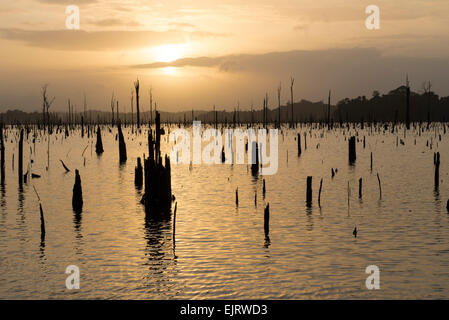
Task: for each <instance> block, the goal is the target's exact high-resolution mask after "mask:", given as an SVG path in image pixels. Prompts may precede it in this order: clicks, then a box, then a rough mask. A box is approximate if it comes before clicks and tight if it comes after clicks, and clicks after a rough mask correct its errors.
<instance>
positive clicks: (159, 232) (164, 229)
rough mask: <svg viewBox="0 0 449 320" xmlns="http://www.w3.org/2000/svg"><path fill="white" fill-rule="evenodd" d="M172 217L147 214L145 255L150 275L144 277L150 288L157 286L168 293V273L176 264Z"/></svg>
mask: <svg viewBox="0 0 449 320" xmlns="http://www.w3.org/2000/svg"><path fill="white" fill-rule="evenodd" d="M170 218H171V215H170V214H169V213H168V214H164V213H162V214H161V213H157V214H155V213H154V212H153V214H151V215H150V214H149V213H146V214H145V233H144V238H145V240H146V248H145V253H144V258H145V261H144V263H143V265H144V266H147V267H148V271H149V273H148V274H147V275H145V276H144V280H145V283H146V285H147V286H148V287H152V286H155V287H156V290H158V291H159V290H160V291H162V292H164V291H167V288H166V287H167V286H168V284H169V278H168V271H169V268H171V267H172V266H173V265H175V263H176V256H175V258H172V257H171V255H170V252H173V254H174V252H175V251H174V249H175V246H174V243H170V242H171V241H173V239H172V234H171V219H170Z"/></svg>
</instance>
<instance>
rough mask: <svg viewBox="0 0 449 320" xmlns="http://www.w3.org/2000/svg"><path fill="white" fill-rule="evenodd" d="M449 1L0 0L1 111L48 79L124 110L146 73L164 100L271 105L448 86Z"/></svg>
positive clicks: (96, 104) (54, 88) (186, 104)
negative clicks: (73, 10)
mask: <svg viewBox="0 0 449 320" xmlns="http://www.w3.org/2000/svg"><path fill="white" fill-rule="evenodd" d="M72 4H74V5H78V6H79V9H80V30H68V29H67V28H66V19H67V17H68V14H66V7H67V6H68V5H72ZM368 5H377V6H378V7H379V8H380V29H379V30H368V29H367V28H366V27H365V19H366V18H367V16H368V15H367V14H366V13H365V8H366V7H367V6H368ZM448 30H449V1H447V0H407V1H405V0H389V1H386V0H370V1H364V0H344V1H343V0H321V1H316V0H289V1H287V0H276V1H267V0H257V1H256V0H245V1H243V0H241V1H237V0H227V1H224V0H223V1H215V0H208V1H206V0H190V1H184V0H166V1H148V0H147V1H143V0H138V1H133V0H115V1H109V0H80V1H77V0H15V1H11V0H2V1H1V2H0V48H1V50H0V57H1V59H0V70H2V72H1V74H2V76H1V77H0V98H1V99H0V111H5V110H7V109H12V108H19V109H23V110H27V111H31V110H40V105H41V101H40V88H41V86H42V85H43V84H49V92H50V95H52V96H55V97H56V100H55V103H54V105H53V107H52V108H54V111H56V110H65V109H66V101H67V99H68V98H70V99H71V100H72V101H73V102H74V103H75V104H77V105H78V106H80V107H79V108H80V109H81V105H82V100H83V94H84V93H85V94H86V96H87V99H88V103H89V107H90V108H94V109H102V110H109V107H108V105H109V101H110V97H111V94H112V92H114V94H115V96H116V97H117V98H118V100H119V101H120V104H121V105H122V106H123V109H124V110H127V108H129V104H130V96H131V90H132V84H133V81H134V80H135V79H136V78H137V77H139V79H140V81H141V96H142V102H143V107H144V108H145V107H147V106H148V104H149V99H148V91H149V88H150V87H152V88H153V94H154V99H155V100H156V101H157V103H158V105H159V108H161V109H163V110H170V111H174V110H189V109H192V108H195V109H211V108H212V106H213V105H214V104H215V105H216V106H217V108H219V109H223V108H225V109H233V108H234V107H236V106H237V104H238V103H239V104H240V106H241V108H242V109H244V108H246V107H248V108H249V106H250V105H251V103H253V104H254V106H255V107H257V108H259V107H260V106H261V105H262V101H263V97H264V95H265V93H266V92H267V93H268V94H269V96H270V97H271V99H270V101H269V103H270V106H271V107H274V106H275V104H276V102H275V101H276V98H275V96H276V89H277V87H278V86H279V83H281V84H282V88H283V91H282V103H285V102H286V101H287V100H288V99H289V90H288V86H289V78H290V76H294V77H295V79H296V81H295V100H300V99H308V100H314V101H315V100H324V99H325V98H326V96H327V92H328V90H329V89H332V91H333V92H334V99H333V100H334V101H332V102H333V103H336V102H337V101H338V99H341V98H344V97H354V96H358V95H367V96H370V95H371V93H372V91H373V90H379V91H381V92H385V91H387V90H390V89H393V88H395V87H397V86H399V85H401V84H402V83H403V82H404V80H405V73H407V72H408V74H409V77H410V80H411V84H412V87H413V89H415V90H419V89H420V88H421V84H422V82H424V81H426V80H432V81H433V83H434V86H433V88H434V89H435V91H436V92H437V93H439V94H442V95H449V89H448V88H449V79H448V77H447V74H448V71H449V64H448V61H449V60H448V58H449V41H448V40H449V34H448V33H449V32H448Z"/></svg>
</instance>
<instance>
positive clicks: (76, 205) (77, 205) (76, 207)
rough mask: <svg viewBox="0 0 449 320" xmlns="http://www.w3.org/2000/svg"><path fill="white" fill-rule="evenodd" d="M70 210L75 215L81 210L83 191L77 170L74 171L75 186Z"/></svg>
mask: <svg viewBox="0 0 449 320" xmlns="http://www.w3.org/2000/svg"><path fill="white" fill-rule="evenodd" d="M72 208H73V211H75V212H76V213H81V211H82V210H83V189H82V187H81V177H80V173H79V171H78V169H76V170H75V184H74V185H73V196H72Z"/></svg>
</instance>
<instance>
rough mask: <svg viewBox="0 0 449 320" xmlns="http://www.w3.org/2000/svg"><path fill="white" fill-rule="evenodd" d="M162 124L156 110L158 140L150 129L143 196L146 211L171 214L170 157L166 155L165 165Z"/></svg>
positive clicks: (155, 213) (156, 214)
mask: <svg viewBox="0 0 449 320" xmlns="http://www.w3.org/2000/svg"><path fill="white" fill-rule="evenodd" d="M160 126H161V120H160V114H159V112H157V111H156V141H153V136H152V131H151V130H150V131H149V132H148V149H149V156H148V158H147V159H145V161H144V175H145V176H144V179H145V194H144V196H143V198H142V203H143V204H145V211H146V212H147V213H151V214H152V215H155V216H158V215H159V216H161V215H164V214H169V213H170V210H171V204H172V192H171V169H170V158H169V157H168V156H167V155H165V165H164V164H162V156H161V151H160V139H161V137H160V136H161V134H165V132H164V129H161V127H160Z"/></svg>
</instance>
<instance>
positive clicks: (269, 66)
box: [132, 48, 449, 99]
mask: <svg viewBox="0 0 449 320" xmlns="http://www.w3.org/2000/svg"><path fill="white" fill-rule="evenodd" d="M170 66H173V67H179V68H182V67H203V68H208V69H205V70H204V72H203V73H207V74H214V72H213V71H214V70H215V71H221V72H226V73H228V75H229V76H230V77H233V79H240V78H242V77H240V76H236V75H237V74H236V73H241V75H251V76H252V77H253V79H255V80H254V81H257V82H258V83H259V86H262V89H263V87H264V86H267V85H268V86H269V87H271V86H273V87H275V86H276V85H277V83H279V81H280V80H282V79H289V78H290V76H293V77H295V79H296V82H295V83H296V85H297V87H298V88H300V90H301V91H302V92H306V93H307V96H308V97H313V98H314V99H316V97H319V96H320V95H321V94H324V92H326V90H329V89H332V92H335V96H334V98H335V99H339V98H342V97H348V96H357V95H363V94H365V95H370V94H371V93H372V90H380V91H381V92H384V91H385V90H391V88H393V87H395V86H399V85H401V84H403V81H405V74H406V73H408V74H409V77H410V79H411V81H412V85H414V86H420V84H421V83H422V82H423V81H424V80H431V81H432V82H433V83H435V84H438V85H437V87H438V88H437V89H436V90H437V92H440V93H441V94H448V91H447V87H449V80H448V79H447V76H446V75H447V73H449V61H448V60H447V59H444V58H424V57H405V56H391V55H389V56H387V55H383V54H382V53H381V51H379V50H378V49H376V48H349V49H328V50H314V51H301V50H296V51H286V52H272V53H266V54H241V55H226V56H219V57H197V58H184V59H179V60H175V61H173V62H168V63H149V64H141V65H134V66H132V67H133V68H136V69H157V68H164V67H170ZM234 76H235V77H234Z"/></svg>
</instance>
